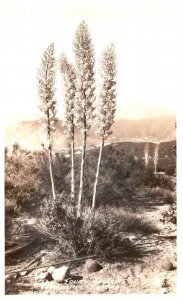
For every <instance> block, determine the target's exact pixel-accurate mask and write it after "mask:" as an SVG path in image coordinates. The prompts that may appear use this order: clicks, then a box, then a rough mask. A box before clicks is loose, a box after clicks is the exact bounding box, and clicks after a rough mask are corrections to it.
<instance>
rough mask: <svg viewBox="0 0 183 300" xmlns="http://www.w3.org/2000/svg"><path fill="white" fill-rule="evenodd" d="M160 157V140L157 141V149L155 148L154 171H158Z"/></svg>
mask: <svg viewBox="0 0 183 300" xmlns="http://www.w3.org/2000/svg"><path fill="white" fill-rule="evenodd" d="M158 158H159V142H157V143H155V149H154V173H156V172H157V166H158Z"/></svg>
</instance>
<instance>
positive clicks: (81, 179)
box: [77, 129, 86, 217]
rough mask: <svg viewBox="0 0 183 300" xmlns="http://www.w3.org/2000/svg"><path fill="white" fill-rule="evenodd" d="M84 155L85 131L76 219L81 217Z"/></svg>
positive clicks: (84, 133) (84, 144)
mask: <svg viewBox="0 0 183 300" xmlns="http://www.w3.org/2000/svg"><path fill="white" fill-rule="evenodd" d="M85 153H86V129H84V132H83V147H82V156H81V171H80V185H79V198H78V209H77V217H80V215H81V200H82V195H83V186H84V165H85Z"/></svg>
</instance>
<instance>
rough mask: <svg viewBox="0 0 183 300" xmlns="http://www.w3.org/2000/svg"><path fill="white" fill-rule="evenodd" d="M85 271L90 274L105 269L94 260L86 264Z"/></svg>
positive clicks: (89, 260) (88, 260)
mask: <svg viewBox="0 0 183 300" xmlns="http://www.w3.org/2000/svg"><path fill="white" fill-rule="evenodd" d="M85 269H86V270H87V272H89V273H93V272H97V271H100V270H101V269H103V267H102V266H101V265H100V264H99V263H98V262H97V261H96V260H94V259H87V261H86V263H85Z"/></svg>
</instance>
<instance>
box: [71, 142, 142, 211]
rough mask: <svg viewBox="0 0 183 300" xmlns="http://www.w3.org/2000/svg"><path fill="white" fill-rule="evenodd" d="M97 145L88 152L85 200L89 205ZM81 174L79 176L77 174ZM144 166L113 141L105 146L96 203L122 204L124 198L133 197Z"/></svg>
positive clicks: (95, 165) (139, 183) (140, 180)
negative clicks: (112, 143)
mask: <svg viewBox="0 0 183 300" xmlns="http://www.w3.org/2000/svg"><path fill="white" fill-rule="evenodd" d="M97 159H98V149H95V150H94V151H92V153H87V157H86V170H85V185H84V200H83V202H84V203H86V204H88V205H90V204H91V201H92V195H93V184H94V179H95V172H96V167H97ZM76 177H78V176H76ZM142 177H143V166H142V163H141V161H140V160H137V159H135V158H134V156H132V155H131V154H129V155H128V154H126V155H125V154H124V152H123V149H122V150H118V149H116V148H115V146H113V145H109V146H106V147H104V150H103V156H102V161H101V168H100V176H99V182H98V187H97V195H96V205H97V207H99V206H101V205H102V206H104V205H111V206H123V200H122V199H126V198H131V197H132V196H133V194H134V192H135V189H136V188H137V187H138V186H140V185H141V184H142V181H143V178H142Z"/></svg>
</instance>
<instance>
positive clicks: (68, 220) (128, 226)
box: [42, 194, 158, 260]
mask: <svg viewBox="0 0 183 300" xmlns="http://www.w3.org/2000/svg"><path fill="white" fill-rule="evenodd" d="M69 199H70V198H68V196H67V195H66V194H62V195H60V196H59V197H57V201H56V202H55V203H54V202H53V201H51V199H45V202H44V205H43V207H42V216H43V221H44V223H45V225H46V226H47V227H48V229H49V231H50V232H51V233H52V234H54V235H55V237H57V239H60V251H61V253H62V254H63V255H66V254H67V255H68V253H74V255H76V256H82V255H88V254H98V255H100V257H102V258H103V259H106V260H111V259H120V258H121V257H122V256H123V255H132V256H133V255H137V251H136V249H135V248H134V246H133V244H131V242H130V241H129V240H128V239H126V238H125V235H126V233H128V232H133V233H135V232H141V233H144V234H151V233H153V232H157V231H158V230H157V228H156V227H155V226H154V225H153V224H151V223H150V222H147V221H145V220H144V218H142V217H139V216H138V215H134V214H130V213H127V212H125V211H124V210H118V209H111V207H109V206H108V207H101V208H99V209H97V210H96V212H95V214H94V216H93V214H92V211H91V209H90V208H87V207H85V208H84V209H83V211H82V215H81V217H80V218H79V219H77V218H76V213H75V206H73V204H71V203H69V201H70V200H69Z"/></svg>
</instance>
